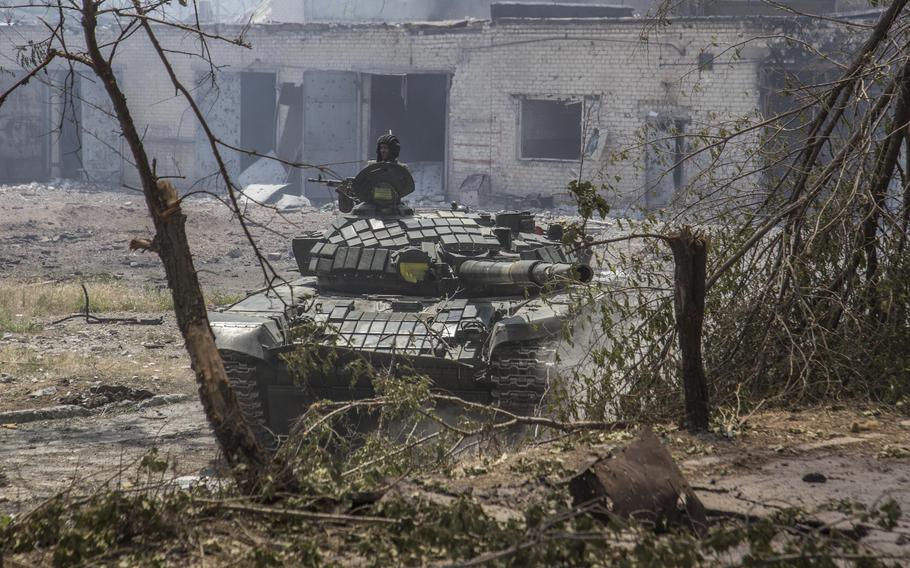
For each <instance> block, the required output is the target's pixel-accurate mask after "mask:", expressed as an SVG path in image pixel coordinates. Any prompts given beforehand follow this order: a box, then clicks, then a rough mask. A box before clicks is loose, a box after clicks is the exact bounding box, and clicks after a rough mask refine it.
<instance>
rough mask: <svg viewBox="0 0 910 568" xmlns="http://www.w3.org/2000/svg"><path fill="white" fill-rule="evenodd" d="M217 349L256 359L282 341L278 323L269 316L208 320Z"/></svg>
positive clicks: (263, 355)
mask: <svg viewBox="0 0 910 568" xmlns="http://www.w3.org/2000/svg"><path fill="white" fill-rule="evenodd" d="M210 325H211V328H212V333H213V334H214V335H215V345H216V346H217V347H218V350H219V351H235V352H237V353H243V354H244V355H249V356H250V357H255V358H257V359H265V358H266V352H267V351H268V350H270V349H273V348H275V347H278V346H281V345H283V343H284V337H283V334H282V332H281V328H280V327H279V326H278V323H277V322H276V321H275V320H273V319H271V318H261V319H257V320H253V319H252V318H250V319H247V320H234V321H231V320H222V321H212V322H210Z"/></svg>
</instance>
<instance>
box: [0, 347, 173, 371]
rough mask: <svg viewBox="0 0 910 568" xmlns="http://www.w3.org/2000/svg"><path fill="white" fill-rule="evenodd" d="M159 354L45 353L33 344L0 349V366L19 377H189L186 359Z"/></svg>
mask: <svg viewBox="0 0 910 568" xmlns="http://www.w3.org/2000/svg"><path fill="white" fill-rule="evenodd" d="M156 354H157V352H156V351H149V352H148V354H145V355H140V356H136V357H124V356H118V355H116V354H112V353H86V352H82V353H80V352H77V351H62V352H54V353H52V354H45V353H44V352H43V351H42V350H41V349H39V348H35V347H32V346H29V345H3V346H0V364H2V366H3V367H4V368H5V369H10V370H11V371H13V372H14V373H15V374H16V375H20V376H35V375H39V376H45V377H48V378H56V377H96V376H97V377H131V376H138V377H140V378H141V377H151V376H167V377H174V376H184V375H187V373H188V371H187V364H186V361H184V360H183V359H182V358H179V359H164V358H161V357H156V356H155V355H156Z"/></svg>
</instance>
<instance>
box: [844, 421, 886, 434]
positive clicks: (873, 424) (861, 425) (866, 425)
mask: <svg viewBox="0 0 910 568" xmlns="http://www.w3.org/2000/svg"><path fill="white" fill-rule="evenodd" d="M879 426H881V424H880V423H879V421H878V420H865V421H863V422H854V423H853V424H852V425H851V426H850V431H851V432H853V433H854V434H859V433H860V432H866V431H869V430H876V429H878V427H879Z"/></svg>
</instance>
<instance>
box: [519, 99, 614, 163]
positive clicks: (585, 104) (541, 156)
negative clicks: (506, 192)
mask: <svg viewBox="0 0 910 568" xmlns="http://www.w3.org/2000/svg"><path fill="white" fill-rule="evenodd" d="M513 97H514V98H515V99H517V102H518V104H517V109H516V110H517V117H516V136H515V146H516V148H515V152H516V157H517V159H518V160H520V161H523V162H568V163H577V162H580V161H581V160H582V156H583V152H584V140H585V138H586V133H585V130H586V129H585V119H586V117H587V115H588V114H589V109H590V107H591V105H592V103H593V102H596V99H598V97H596V96H593V97H592V96H565V97H548V96H534V95H513ZM526 103H532V104H535V105H541V104H544V105H550V104H552V105H554V106H555V105H560V106H563V107H571V106H576V105H577V106H578V126H577V146H576V147H577V153H576V154H574V155H573V156H574V157H565V156H560V155H558V154H557V153H553V154H549V155H547V153H545V152H535V153H533V154H531V153H530V151H529V149H528V148H527V144H526V142H527V139H526V133H525V126H526V124H527V121H526V115H525V112H526V110H527V107H526ZM559 110H565V109H559ZM567 140H568V138H567Z"/></svg>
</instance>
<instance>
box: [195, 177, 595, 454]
mask: <svg viewBox="0 0 910 568" xmlns="http://www.w3.org/2000/svg"><path fill="white" fill-rule="evenodd" d="M313 181H322V182H323V183H325V184H326V185H329V186H331V187H334V188H335V190H336V191H337V192H338V196H339V209H340V210H341V211H342V212H343V215H341V216H339V218H338V219H337V220H336V221H335V222H334V223H332V225H331V227H329V228H328V229H327V230H326V231H323V232H313V233H307V234H303V235H300V236H299V237H297V238H294V239H293V240H292V243H291V245H292V247H291V248H292V250H293V255H294V258H295V260H296V264H297V268H298V270H299V273H300V277H299V278H297V279H295V280H292V281H290V282H289V283H288V284H284V285H280V286H275V287H272V288H271V289H268V290H264V291H261V292H258V293H255V294H252V295H250V296H249V297H247V298H245V299H243V300H241V301H240V302H238V303H236V304H234V305H232V306H230V307H227V308H223V309H219V310H217V311H214V312H212V313H210V314H209V320H210V323H211V327H212V331H213V333H214V335H215V339H216V342H217V346H218V348H219V350H220V352H221V355H222V357H223V359H224V362H225V367H226V369H227V372H228V377H229V379H230V381H231V384H232V385H233V387H234V389H235V392H236V393H237V395H238V398H239V399H240V402H241V404H242V406H243V408H244V411H245V412H246V414H247V416H248V418H249V419H250V421H251V423H252V424H253V425H254V428H255V430H256V432H257V435H258V436H260V439H261V440H262V441H263V442H264V443H267V444H269V443H270V440H273V439H274V436H273V434H282V433H286V432H287V431H288V429H289V425H290V424H291V423H292V422H293V421H294V419H295V418H297V417H298V416H300V415H301V414H302V413H303V412H304V411H305V410H306V409H307V407H308V406H309V405H310V404H312V403H313V402H314V401H317V400H326V399H328V400H333V401H344V400H354V399H359V398H366V397H370V396H372V395H373V389H372V385H371V382H370V379H369V378H368V377H362V376H357V375H356V374H355V373H354V371H353V369H355V368H358V365H354V364H353V363H354V362H355V361H357V360H365V361H368V362H369V363H370V364H372V365H373V366H374V367H377V368H382V369H391V370H393V371H394V372H401V373H403V372H409V373H413V372H414V371H417V372H419V373H421V374H425V375H426V376H428V377H430V378H431V380H432V384H433V388H434V389H438V390H439V391H441V392H445V393H448V394H453V395H455V396H458V397H461V398H463V399H466V400H470V401H473V402H481V403H486V404H495V405H498V406H499V407H501V408H504V409H507V410H509V411H511V412H514V413H517V414H532V413H535V412H537V411H538V410H539V408H540V407H541V404H542V401H544V400H545V398H546V396H547V393H548V392H549V391H550V390H551V388H552V385H551V384H550V382H551V380H552V375H553V373H551V369H552V363H553V356H554V353H555V350H556V347H557V345H558V341H559V339H560V337H562V334H563V332H564V324H565V323H566V322H567V321H568V320H569V319H570V318H572V317H573V313H572V310H573V305H574V304H575V302H573V295H574V294H573V291H577V287H578V286H580V285H583V284H585V283H588V282H590V281H591V280H592V278H593V276H594V272H593V271H592V269H591V267H590V265H589V260H590V252H589V251H588V250H587V249H581V250H575V249H572V248H570V247H567V246H565V245H563V243H562V234H563V230H562V227H561V226H559V225H551V226H549V227H547V229H546V230H543V229H542V228H540V227H538V226H537V224H536V221H535V218H534V216H533V215H532V214H531V213H529V212H502V213H498V214H490V213H482V212H480V213H474V212H469V211H467V210H466V209H465V208H463V207H459V206H457V205H455V204H453V205H452V208H451V209H448V210H438V211H421V212H415V211H414V210H413V209H411V208H410V207H408V206H407V204H406V203H405V202H404V200H403V199H404V198H405V197H406V196H407V195H408V194H410V193H411V192H412V191H413V190H414V180H413V178H412V177H411V174H410V172H409V170H408V169H407V168H406V167H405V166H403V165H401V164H397V163H385V162H379V163H371V164H370V165H368V166H367V167H365V168H364V169H363V170H361V171H360V173H359V174H358V175H357V176H356V177H355V178H349V179H346V180H333V181H324V180H313ZM314 330H316V331H315V332H314ZM314 333H315V335H314ZM301 342H305V343H306V344H308V345H310V346H312V345H315V346H316V351H317V352H324V353H326V356H327V357H328V356H329V355H328V354H329V353H331V357H332V359H331V363H330V364H322V365H317V366H314V368H312V369H310V370H309V372H307V373H304V374H303V375H304V376H303V377H302V379H301V377H300V374H298V373H294V372H293V370H292V369H291V368H290V367H291V366H290V365H289V364H288V362H287V361H288V354H289V353H293V352H294V351H295V350H296V349H297V347H298V344H299V343H301ZM359 367H360V368H362V365H361V366H359Z"/></svg>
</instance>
